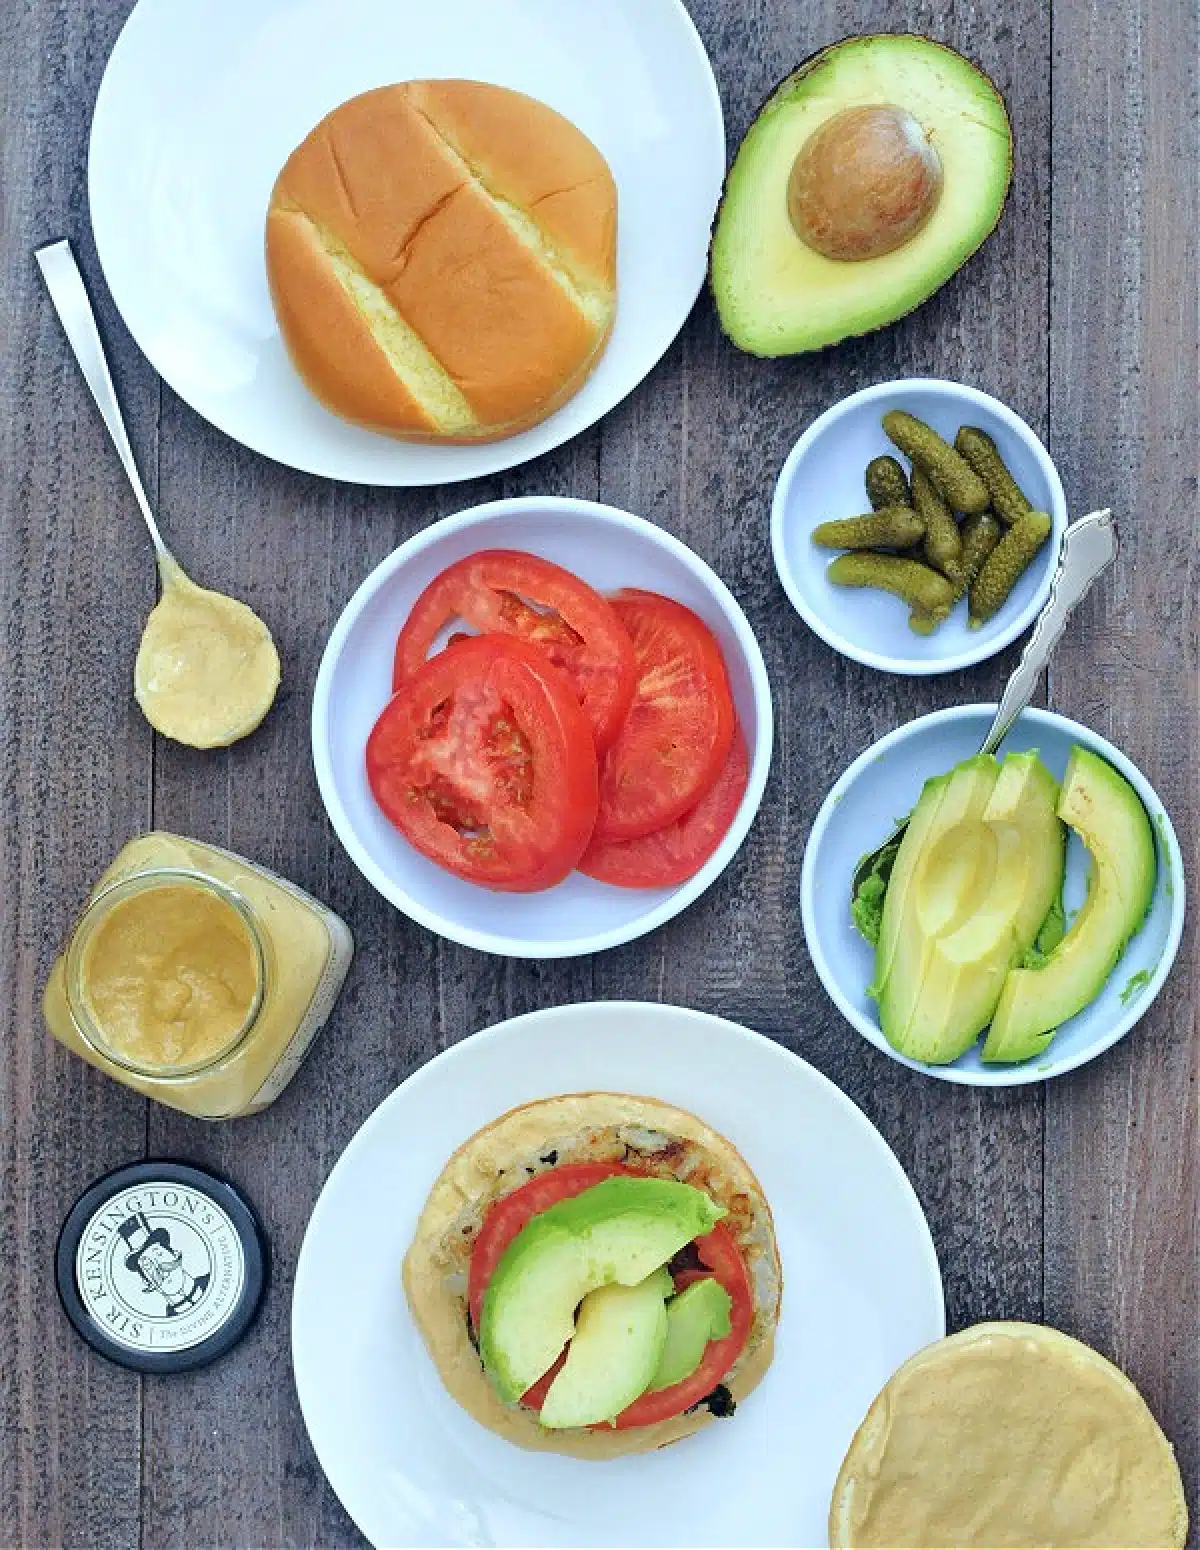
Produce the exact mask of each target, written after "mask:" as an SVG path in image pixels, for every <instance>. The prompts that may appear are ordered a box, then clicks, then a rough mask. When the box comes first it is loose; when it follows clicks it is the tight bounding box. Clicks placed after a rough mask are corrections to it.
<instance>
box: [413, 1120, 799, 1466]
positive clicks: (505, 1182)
mask: <svg viewBox="0 0 1200 1550" xmlns="http://www.w3.org/2000/svg"><path fill="white" fill-rule="evenodd" d="M782 1285H783V1277H782V1271H781V1269H780V1263H779V1250H778V1248H777V1246H776V1242H775V1230H774V1225H773V1223H772V1220H771V1211H770V1207H769V1206H768V1205H767V1201H766V1197H765V1195H764V1194H763V1191H762V1186H761V1185H760V1184H759V1182H758V1180H757V1179H756V1178H755V1176H754V1174H753V1173H752V1172H751V1170H750V1168H749V1166H748V1164H747V1163H746V1161H745V1159H744V1158H743V1157H742V1155H741V1154H740V1153H739V1152H738V1150H737V1149H736V1147H734V1146H733V1144H732V1143H731V1142H730V1141H728V1140H726V1138H725V1137H724V1136H722V1135H720V1134H718V1132H717V1131H715V1130H713V1129H712V1127H711V1126H709V1125H706V1124H705V1123H704V1121H703V1120H700V1119H697V1118H696V1116H695V1115H694V1114H688V1113H686V1112H685V1111H684V1110H683V1109H677V1108H675V1107H674V1106H673V1105H671V1104H668V1103H661V1102H659V1101H658V1100H657V1099H653V1098H636V1097H630V1096H628V1095H626V1094H621V1093H602V1092H592V1093H570V1094H567V1095H565V1096H563V1097H559V1098H544V1099H541V1100H540V1101H538V1102H536V1103H528V1104H525V1105H524V1107H522V1108H519V1109H511V1110H510V1111H509V1112H508V1113H507V1114H503V1115H501V1116H500V1118H499V1119H497V1120H495V1121H494V1122H493V1123H492V1124H490V1125H487V1126H485V1127H484V1129H482V1130H480V1131H478V1132H477V1133H476V1134H475V1135H474V1136H472V1137H471V1138H470V1139H469V1140H468V1141H466V1142H465V1143H464V1144H463V1145H462V1146H461V1147H460V1148H459V1149H458V1151H457V1152H455V1154H454V1156H453V1157H451V1159H450V1161H449V1162H448V1163H447V1164H446V1166H445V1168H444V1169H443V1170H442V1172H441V1174H440V1175H439V1176H438V1178H437V1179H436V1181H435V1182H434V1185H433V1188H432V1190H431V1191H430V1194H429V1199H428V1200H427V1201H426V1203H425V1207H424V1209H423V1210H422V1212H421V1216H420V1219H419V1221H418V1222H417V1227H416V1232H415V1234H414V1236H413V1241H412V1245H411V1247H410V1248H409V1251H408V1254H407V1255H406V1256H405V1260H404V1290H405V1293H406V1295H407V1298H408V1305H409V1309H410V1310H411V1312H412V1316H413V1319H414V1321H415V1323H416V1325H417V1328H418V1330H419V1331H420V1333H421V1336H422V1338H423V1340H424V1342H425V1346H426V1349H427V1350H428V1352H429V1354H430V1356H431V1358H432V1359H433V1362H434V1365H435V1366H436V1368H437V1370H438V1373H439V1375H440V1376H441V1379H442V1382H443V1383H444V1384H445V1385H446V1388H447V1389H448V1390H449V1391H450V1393H451V1394H452V1395H453V1396H454V1398H455V1399H456V1400H457V1401H458V1402H459V1404H460V1405H461V1406H462V1407H463V1408H464V1409H465V1410H466V1411H467V1412H468V1413H469V1414H470V1415H472V1416H473V1417H474V1418H475V1420H476V1421H478V1422H479V1423H480V1424H481V1425H482V1426H486V1427H487V1428H489V1430H491V1431H493V1432H496V1433H498V1435H499V1436H501V1437H503V1438H505V1439H506V1440H507V1441H509V1442H514V1443H516V1444H517V1445H518V1446H519V1447H522V1448H531V1449H544V1450H547V1451H550V1452H554V1453H567V1454H571V1455H573V1456H574V1457H576V1458H592V1459H602V1458H614V1457H616V1456H618V1455H620V1454H627V1453H643V1452H647V1451H650V1450H652V1449H655V1448H661V1447H663V1446H665V1445H666V1444H667V1443H669V1442H675V1441H677V1440H678V1439H679V1438H681V1437H686V1436H689V1435H690V1434H691V1433H692V1432H696V1431H699V1430H701V1429H702V1428H704V1427H706V1426H709V1425H710V1424H712V1423H713V1422H714V1421H715V1420H721V1421H722V1422H724V1421H725V1420H727V1419H728V1417H730V1416H732V1415H733V1413H734V1411H735V1409H736V1408H737V1406H738V1405H739V1404H740V1402H741V1401H742V1400H743V1399H744V1398H745V1397H746V1395H748V1394H749V1393H750V1391H751V1390H752V1389H753V1388H754V1387H755V1386H756V1385H757V1384H758V1383H759V1381H760V1380H761V1379H762V1377H763V1375H764V1374H765V1373H766V1371H767V1368H768V1367H769V1366H770V1362H771V1355H772V1352H773V1350H774V1342H775V1325H776V1322H777V1321H778V1318H779V1300H780V1294H781V1291H782Z"/></svg>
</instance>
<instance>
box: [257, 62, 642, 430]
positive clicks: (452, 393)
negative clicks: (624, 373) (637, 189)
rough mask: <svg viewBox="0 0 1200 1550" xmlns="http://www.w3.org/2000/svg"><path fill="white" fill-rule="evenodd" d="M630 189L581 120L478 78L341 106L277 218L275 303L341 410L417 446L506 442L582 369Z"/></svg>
mask: <svg viewBox="0 0 1200 1550" xmlns="http://www.w3.org/2000/svg"><path fill="white" fill-rule="evenodd" d="M616 210H617V195H616V186H615V184H614V183H613V179H612V174H611V172H610V171H609V168H608V164H607V162H606V161H605V160H604V157H603V156H602V155H601V154H600V152H599V151H598V150H597V149H596V147H595V146H594V145H593V144H592V142H591V141H590V140H589V139H588V138H587V136H586V135H584V134H583V133H582V131H580V130H579V129H577V128H576V127H575V125H574V124H572V123H571V122H570V121H569V120H568V119H565V118H563V117H562V115H561V114H559V113H556V112H555V111H554V110H553V109H552V108H549V107H547V106H546V105H545V104H544V103H541V102H537V101H536V100H535V99H534V98H532V97H527V96H525V95H524V94H523V93H521V92H514V91H509V90H507V89H506V88H504V87H500V86H489V85H486V84H484V83H482V82H479V81H406V82H403V83H402V84H400V85H397V86H383V87H379V88H378V89H377V90H375V91H369V92H364V93H363V94H362V95H361V96H358V97H352V98H351V99H350V100H349V101H348V102H344V103H342V105H341V106H340V107H338V108H335V109H334V111H333V112H332V113H330V114H329V115H328V117H326V118H324V119H322V121H321V122H320V123H319V124H318V125H317V126H316V128H315V129H314V130H313V131H312V132H311V133H310V134H309V135H308V136H307V137H306V138H305V140H304V141H302V143H301V144H300V145H299V146H298V147H297V148H296V150H295V151H293V152H292V154H291V156H290V157H289V158H288V160H287V162H286V164H285V165H284V168H283V170H282V172H281V173H280V174H279V178H278V181H277V182H276V184H275V189H274V192H273V193H272V195H271V202H270V207H269V210H268V214H267V233H266V258H267V277H268V281H269V283H270V288H271V297H272V300H273V302H274V305H275V312H276V315H277V317H278V320H279V326H280V330H281V332H282V334H283V338H284V342H285V344H286V345H287V348H288V351H289V353H290V354H291V356H292V359H293V361H294V363H295V365H296V368H297V370H298V371H299V372H300V375H301V376H302V377H303V378H304V379H305V381H306V382H307V383H308V385H309V387H310V388H311V389H312V391H313V392H314V393H315V394H316V395H317V397H318V398H320V399H321V400H322V401H323V402H324V403H325V404H326V405H327V406H328V407H329V408H330V409H332V410H334V411H335V412H336V413H338V414H340V415H343V416H344V417H345V418H347V419H350V420H354V421H357V422H359V423H360V424H363V425H368V426H371V427H373V428H375V429H378V430H383V431H387V432H389V433H391V434H393V435H397V436H401V437H404V438H407V439H411V440H452V441H471V440H487V439H492V438H495V437H498V436H504V435H511V434H513V433H514V432H515V431H518V430H522V429H525V428H526V427H528V426H530V425H532V424H534V423H536V422H537V421H538V420H540V419H543V418H544V417H545V416H546V415H548V414H550V413H551V412H552V411H553V410H554V409H556V408H558V406H559V405H560V404H562V403H563V402H564V401H565V400H566V399H567V398H568V397H570V396H571V394H572V393H574V392H575V391H576V390H577V389H578V388H579V387H580V386H581V385H582V383H583V381H584V379H585V377H586V376H587V374H588V373H589V372H590V371H591V369H592V367H593V366H594V365H595V363H596V361H597V360H598V359H599V356H600V353H601V351H602V350H603V348H604V345H605V342H606V341H607V338H608V335H609V331H610V329H611V327H612V321H613V317H614V313H615V306H616Z"/></svg>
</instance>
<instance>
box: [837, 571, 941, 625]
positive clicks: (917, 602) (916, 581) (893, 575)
mask: <svg viewBox="0 0 1200 1550" xmlns="http://www.w3.org/2000/svg"><path fill="white" fill-rule="evenodd" d="M825 574H826V575H827V576H828V577H829V579H830V581H832V582H833V583H834V585H835V586H839V587H877V588H879V589H880V590H881V591H883V592H890V593H892V595H893V596H894V597H899V598H903V600H904V601H905V602H906V603H907V604H908V606H909V607H910V608H911V609H912V610H913V613H914V615H915V616H916V618H915V619H910V620H909V621H908V622H909V624H910V625H912V627H913V629H914V630H917V631H918V632H919V633H921V634H928V633H929V632H928V630H927V629H924V628H923V627H922V621H926V620H927V621H928V622H929V624H930V625H931V626H932V625H934V624H940V623H941V622H942V620H943V619H944V618H945V617H946V615H947V614H948V613H949V612H950V610H951V609H952V608H953V607H954V602H955V598H954V588H953V587H952V586H951V585H950V583H949V582H948V581H947V580H946V578H945V576H939V575H938V573H937V571H935V570H930V568H929V566H928V565H922V564H921V562H920V561H919V560H906V559H902V558H900V557H899V556H897V555H894V554H863V553H861V552H860V553H857V554H839V555H838V557H837V559H836V560H834V562H833V564H832V565H830V567H829V569H828V570H827V571H826V573H825Z"/></svg>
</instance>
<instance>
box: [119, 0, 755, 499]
mask: <svg viewBox="0 0 1200 1550" xmlns="http://www.w3.org/2000/svg"><path fill="white" fill-rule="evenodd" d="M400 83H407V84H404V85H401V84H400ZM285 164H286V166H285ZM724 170H725V140H724V128H723V123H722V115H721V104H720V99H719V97H718V95H717V88H716V83H715V81H714V79H713V75H712V70H711V67H710V65H709V62H708V58H707V56H706V54H705V51H704V47H703V44H702V43H701V41H700V39H699V37H698V35H697V33H696V30H695V28H694V26H693V25H692V22H691V20H690V18H689V17H688V14H687V12H686V10H685V9H684V7H683V5H682V4H681V3H680V0H606V3H605V4H604V5H595V4H594V3H593V0H457V3H456V4H455V5H453V6H445V5H442V6H439V5H428V4H426V3H423V0H139V4H138V5H137V6H136V8H135V9H134V11H133V13H132V15H131V16H130V18H129V21H128V22H127V23H126V25H125V28H124V30H123V31H122V33H121V36H120V38H119V39H118V41H117V44H116V47H115V48H114V50H113V54H112V57H111V59H110V60H109V63H108V67H107V69H106V71H105V75H104V79H103V81H102V83H101V87H100V92H99V96H98V98H97V103H96V112H95V117H94V120H93V126H92V138H91V150H90V161H89V196H90V202H91V214H92V224H93V227H94V229H95V236H96V246H97V249H98V251H99V255H100V261H101V264H102V265H103V268H104V273H105V277H106V279H107V281H108V284H109V287H110V289H111V290H112V293H113V297H114V299H115V301H116V303H117V306H118V308H119V309H120V311H121V315H122V317H123V318H124V320H125V322H126V324H127V325H128V327H129V329H130V332H131V333H132V334H133V336H134V338H135V340H136V341H137V343H138V344H139V345H140V346H141V348H142V350H143V351H144V352H145V353H146V355H147V356H148V357H149V359H150V361H151V363H152V364H153V365H154V366H155V368H156V369H157V370H158V371H159V372H160V374H161V375H162V376H163V377H164V378H165V379H166V380H167V382H168V383H169V384H170V385H171V387H172V388H173V389H174V390H175V392H176V393H178V394H179V395H180V397H182V398H183V399H185V400H186V401H187V402H188V403H189V404H190V405H191V406H192V407H193V408H194V409H196V410H197V411H198V412H199V413H200V414H202V415H204V416H205V418H206V419H208V420H210V421H212V423H213V424H214V425H216V426H218V427H219V428H220V429H221V430H223V431H225V432H226V433H227V434H228V435H230V436H232V437H234V438H235V439H236V440H238V441H240V442H243V443H244V444H245V445H246V446H249V447H252V448H253V449H255V450H256V451H258V452H263V453H265V454H266V455H267V456H269V457H272V458H275V459H277V460H278V461H279V462H281V463H286V464H290V465H291V466H292V467H295V468H299V469H303V470H305V471H307V472H311V473H317V474H324V475H327V476H329V477H331V478H337V479H346V480H351V481H354V482H357V483H363V484H376V485H425V484H444V483H448V482H451V481H454V480H460V479H470V478H476V477H479V476H481V475H486V474H491V473H494V472H496V471H497V470H499V469H503V468H509V467H512V466H513V465H515V464H518V463H523V462H525V461H527V460H528V459H529V458H533V457H537V456H538V455H540V454H541V453H544V452H547V451H549V450H550V449H551V448H553V447H557V446H559V445H561V444H562V443H563V442H564V441H567V440H568V439H569V438H570V437H572V436H574V435H577V434H578V433H579V432H580V431H582V430H584V429H586V428H587V427H588V426H590V425H592V424H594V423H595V421H596V420H598V419H599V418H600V417H601V416H602V415H604V414H606V413H607V412H608V411H609V410H610V409H611V408H612V407H613V406H614V405H615V404H617V403H619V402H620V401H621V399H623V398H624V397H625V396H626V395H627V394H628V393H629V392H631V391H632V390H633V388H634V387H636V386H637V384H638V383H639V382H640V381H641V380H642V378H643V377H645V376H646V374H647V373H648V372H649V371H650V370H651V368H652V367H653V366H654V365H655V363H656V362H657V361H658V359H659V358H660V357H661V355H662V354H663V352H664V351H665V350H666V349H667V347H668V346H669V345H670V343H671V341H672V340H673V339H674V338H675V336H676V334H677V333H678V332H679V330H680V328H681V327H682V326H683V323H684V320H685V319H686V317H687V315H688V313H689V312H690V310H691V307H692V304H693V302H694V301H695V299H696V295H697V292H698V291H699V289H700V286H701V284H702V283H703V279H704V273H705V266H706V260H707V251H708V238H709V228H710V224H711V221H712V217H713V212H714V210H715V207H716V203H717V199H718V196H719V193H720V188H721V181H722V178H723V176H724ZM268 208H270V211H271V215H270V219H269V220H268Z"/></svg>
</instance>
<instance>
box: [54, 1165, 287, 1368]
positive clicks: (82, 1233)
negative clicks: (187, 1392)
mask: <svg viewBox="0 0 1200 1550" xmlns="http://www.w3.org/2000/svg"><path fill="white" fill-rule="evenodd" d="M267 1263H268V1259H267V1241H266V1237H265V1235H264V1233H263V1230H262V1227H261V1225H260V1223H259V1220H258V1217H257V1216H256V1215H255V1212H254V1208H253V1207H252V1206H251V1204H250V1202H249V1201H248V1200H247V1199H246V1197H245V1196H244V1195H243V1194H242V1193H241V1192H240V1191H239V1190H237V1189H235V1187H234V1186H233V1185H232V1184H230V1183H229V1181H228V1180H227V1179H222V1178H218V1177H217V1175H216V1174H213V1173H208V1172H206V1171H205V1170H204V1169H203V1168H194V1167H192V1166H191V1165H190V1164H187V1163H179V1162H167V1161H159V1162H139V1163H132V1164H130V1165H129V1166H127V1167H124V1168H118V1169H117V1170H116V1171H115V1172H113V1173H109V1174H106V1175H105V1177H104V1178H102V1179H98V1180H97V1181H96V1183H95V1184H93V1185H92V1186H91V1187H90V1188H89V1189H87V1190H85V1191H84V1193H83V1194H82V1195H81V1196H80V1197H79V1199H78V1200H77V1201H76V1202H75V1204H74V1205H73V1206H72V1207H71V1211H70V1214H69V1215H68V1217H67V1219H66V1221H65V1222H64V1223H63V1228H62V1232H61V1233H59V1236H58V1248H57V1250H56V1253H55V1270H56V1274H57V1279H58V1295H59V1297H60V1298H61V1299H62V1305H63V1308H64V1310H65V1312H66V1315H67V1317H68V1318H69V1319H70V1321H71V1323H72V1324H74V1326H75V1328H76V1329H77V1330H78V1332H79V1333H80V1334H81V1335H82V1336H83V1338H84V1339H85V1340H86V1341H87V1343H88V1344H89V1345H90V1346H91V1347H92V1348H93V1349H94V1350H96V1351H99V1352H100V1353H101V1355H102V1356H106V1357H108V1359H109V1360H110V1361H113V1362H117V1363H119V1364H120V1365H121V1366H122V1367H132V1368H133V1369H134V1370H135V1371H136V1372H187V1371H189V1370H190V1369H192V1368H194V1367H206V1366H207V1365H208V1363H209V1362H215V1361H216V1360H217V1358H218V1357H220V1356H224V1355H225V1353H226V1352H227V1351H228V1350H230V1349H231V1348H232V1347H233V1346H235V1345H236V1344H237V1342H238V1341H239V1340H240V1339H241V1338H242V1336H243V1335H244V1334H245V1333H246V1331H247V1330H248V1329H249V1327H250V1325H251V1324H252V1323H253V1321H254V1316H255V1314H256V1313H257V1312H258V1309H259V1305H260V1303H261V1302H262V1297H263V1292H264V1291H265V1289H266V1282H267Z"/></svg>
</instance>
